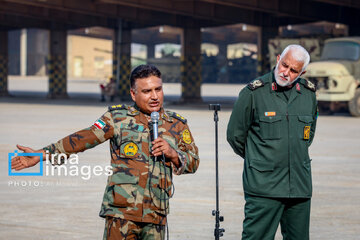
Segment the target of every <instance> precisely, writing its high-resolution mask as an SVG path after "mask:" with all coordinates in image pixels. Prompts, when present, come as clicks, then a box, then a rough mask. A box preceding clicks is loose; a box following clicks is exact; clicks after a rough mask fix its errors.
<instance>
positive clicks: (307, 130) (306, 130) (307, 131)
mask: <svg viewBox="0 0 360 240" xmlns="http://www.w3.org/2000/svg"><path fill="white" fill-rule="evenodd" d="M304 139H305V140H308V139H310V126H305V127H304Z"/></svg>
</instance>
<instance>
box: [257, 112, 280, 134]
mask: <svg viewBox="0 0 360 240" xmlns="http://www.w3.org/2000/svg"><path fill="white" fill-rule="evenodd" d="M259 121H260V134H261V137H262V139H265V140H266V139H280V137H281V132H280V130H281V116H272V117H266V116H260V117H259Z"/></svg>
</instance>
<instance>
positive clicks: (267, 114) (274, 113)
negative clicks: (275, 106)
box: [265, 112, 276, 117]
mask: <svg viewBox="0 0 360 240" xmlns="http://www.w3.org/2000/svg"><path fill="white" fill-rule="evenodd" d="M265 116H266V117H274V116H276V112H265Z"/></svg>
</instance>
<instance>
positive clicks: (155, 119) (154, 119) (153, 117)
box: [150, 112, 160, 122]
mask: <svg viewBox="0 0 360 240" xmlns="http://www.w3.org/2000/svg"><path fill="white" fill-rule="evenodd" d="M150 117H151V122H158V121H159V118H160V115H159V113H158V112H152V113H151V115H150Z"/></svg>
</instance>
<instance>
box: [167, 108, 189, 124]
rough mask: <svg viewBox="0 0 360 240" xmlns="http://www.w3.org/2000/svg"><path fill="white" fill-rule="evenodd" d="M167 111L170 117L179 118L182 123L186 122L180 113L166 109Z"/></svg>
mask: <svg viewBox="0 0 360 240" xmlns="http://www.w3.org/2000/svg"><path fill="white" fill-rule="evenodd" d="M167 113H168V114H169V115H170V117H173V118H176V119H177V120H180V121H181V122H182V123H184V124H186V122H187V120H186V119H185V118H184V117H183V116H181V115H180V114H178V113H176V112H170V111H167Z"/></svg>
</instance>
